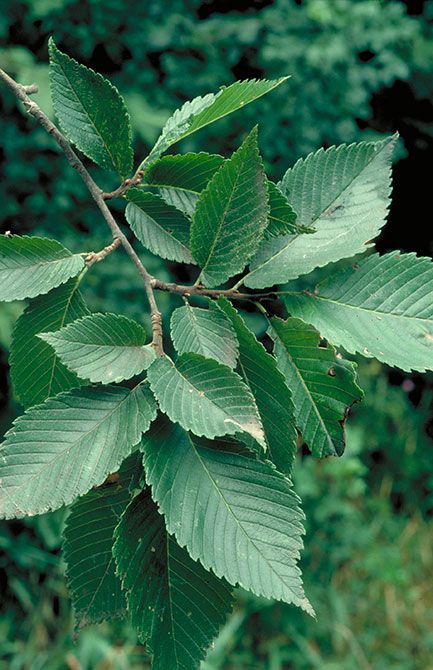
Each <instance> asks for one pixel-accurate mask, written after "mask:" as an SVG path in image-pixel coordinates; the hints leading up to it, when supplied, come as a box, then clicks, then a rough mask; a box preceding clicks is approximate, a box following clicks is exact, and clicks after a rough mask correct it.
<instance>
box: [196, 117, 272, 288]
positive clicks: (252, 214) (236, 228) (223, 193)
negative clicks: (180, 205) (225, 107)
mask: <svg viewBox="0 0 433 670" xmlns="http://www.w3.org/2000/svg"><path fill="white" fill-rule="evenodd" d="M268 211H269V208H268V195H267V180H266V177H265V173H264V172H263V166H262V162H261V158H260V154H259V150H258V146H257V129H254V130H253V131H252V132H251V133H250V134H249V135H248V136H247V138H246V139H245V140H244V142H243V143H242V146H241V147H240V148H239V149H238V150H237V151H236V152H235V153H234V154H233V156H232V158H230V159H229V160H227V161H225V162H224V163H223V165H222V166H221V167H220V169H219V170H218V172H216V173H215V175H214V177H212V179H211V180H210V182H209V184H208V185H207V187H206V188H205V190H204V191H203V192H202V194H201V195H200V198H199V200H198V202H197V206H196V209H195V213H194V218H193V222H192V225H191V241H190V244H191V251H192V254H193V256H194V258H195V260H196V261H197V263H198V265H199V266H200V267H201V268H202V273H201V275H200V280H201V281H203V283H204V284H205V285H206V286H218V285H219V284H222V283H223V282H225V281H226V280H227V279H229V278H230V277H232V276H233V275H234V274H237V273H238V272H241V271H242V270H243V269H244V267H245V265H246V263H247V262H248V260H249V259H250V258H251V256H252V254H253V253H254V252H255V251H256V249H257V247H258V245H259V243H260V240H261V239H262V237H263V234H264V230H265V228H266V226H267V221H268Z"/></svg>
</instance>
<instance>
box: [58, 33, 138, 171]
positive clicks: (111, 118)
mask: <svg viewBox="0 0 433 670" xmlns="http://www.w3.org/2000/svg"><path fill="white" fill-rule="evenodd" d="M48 49H49V54H50V82H51V96H52V100H53V107H54V111H55V113H56V116H57V118H58V120H59V123H60V126H61V128H62V130H63V132H64V133H65V135H67V137H68V138H69V139H70V140H71V141H72V142H73V143H74V144H75V145H76V146H77V147H78V149H79V150H80V151H82V152H83V153H84V154H85V155H86V156H88V157H89V158H91V159H92V160H93V161H95V163H98V165H100V166H101V167H103V168H105V169H106V170H115V171H116V172H118V173H119V175H120V176H121V177H123V178H125V177H127V176H128V175H129V174H130V172H131V170H132V161H133V154H132V146H131V141H132V140H131V137H132V133H131V124H130V121H129V114H128V111H127V109H126V106H125V102H124V100H123V98H122V97H121V96H120V95H119V92H118V90H117V89H116V88H115V87H114V86H113V85H112V84H111V83H110V82H109V81H108V80H107V79H105V78H104V77H102V76H101V75H100V74H98V73H96V72H94V71H93V70H90V69H89V68H87V67H85V66H84V65H81V64H80V63H78V62H77V61H76V60H74V59H73V58H70V57H69V56H67V55H66V54H64V53H62V52H61V51H59V49H58V48H57V47H56V45H55V44H54V41H53V40H52V39H50V42H49V45H48Z"/></svg>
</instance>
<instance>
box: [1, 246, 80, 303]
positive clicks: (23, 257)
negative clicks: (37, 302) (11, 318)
mask: <svg viewBox="0 0 433 670" xmlns="http://www.w3.org/2000/svg"><path fill="white" fill-rule="evenodd" d="M83 268H84V260H83V258H82V257H81V256H76V255H73V254H71V252H70V251H68V249H66V248H65V247H64V246H63V245H62V244H60V242H56V240H49V239H46V238H43V237H27V236H23V237H20V236H18V235H12V236H6V235H0V301H2V300H3V301H5V302H9V301H11V300H23V299H24V298H35V297H36V296H38V295H42V294H44V293H48V291H51V289H53V288H56V287H57V286H60V284H64V283H65V282H67V281H68V279H70V278H71V277H75V276H76V275H78V274H79V273H80V272H81V270H82V269H83Z"/></svg>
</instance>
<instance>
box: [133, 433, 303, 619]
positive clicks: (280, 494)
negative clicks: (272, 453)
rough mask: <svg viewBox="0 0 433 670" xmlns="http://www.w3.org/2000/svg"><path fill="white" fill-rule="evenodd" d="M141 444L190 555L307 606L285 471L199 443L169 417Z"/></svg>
mask: <svg viewBox="0 0 433 670" xmlns="http://www.w3.org/2000/svg"><path fill="white" fill-rule="evenodd" d="M193 440H194V441H193ZM143 450H144V465H145V472H146V480H147V482H148V483H149V484H150V485H151V487H152V496H153V498H154V500H155V501H156V502H157V503H158V505H159V508H160V510H161V511H162V512H163V513H164V515H165V518H166V525H167V529H168V531H169V532H170V533H174V534H175V536H176V539H177V541H178V542H179V544H180V545H181V546H182V547H183V546H186V547H187V549H188V553H189V554H190V555H191V557H192V558H193V559H194V560H199V561H200V562H201V563H202V564H203V565H204V567H205V568H206V569H208V570H209V569H212V570H213V571H214V572H215V574H216V575H218V576H219V577H225V578H226V579H227V581H228V582H229V583H231V584H233V585H237V584H239V585H240V586H242V587H243V588H245V589H248V590H249V591H252V592H253V593H256V594H257V595H262V596H264V597H266V598H276V599H277V600H283V601H285V602H289V603H294V604H296V605H298V606H299V607H302V608H303V609H304V610H305V611H307V612H309V613H310V614H312V613H313V610H312V608H311V605H310V603H309V602H308V600H307V599H306V597H305V595H304V591H303V588H302V581H301V576H300V571H299V568H298V566H297V561H298V559H299V553H300V550H301V549H302V546H303V544H302V534H303V527H302V522H303V519H304V516H303V513H302V511H301V509H300V507H299V498H298V497H297V495H296V494H295V493H294V492H293V489H292V487H291V483H290V482H289V480H288V479H287V478H286V477H284V476H283V475H282V474H280V473H279V472H278V471H277V470H275V469H274V468H273V466H271V465H270V464H268V463H264V462H261V461H258V460H256V459H255V458H253V457H251V458H249V457H246V456H243V455H239V454H237V453H236V452H234V451H226V450H224V448H223V447H222V446H221V445H218V443H216V444H215V448H209V447H208V446H207V447H204V446H201V445H200V442H199V441H198V440H197V438H193V436H192V435H190V434H188V433H186V432H185V431H184V430H183V429H182V428H180V427H178V426H174V425H173V424H172V425H159V426H158V427H155V428H154V429H153V430H152V432H151V433H150V434H148V436H146V438H145V440H143Z"/></svg>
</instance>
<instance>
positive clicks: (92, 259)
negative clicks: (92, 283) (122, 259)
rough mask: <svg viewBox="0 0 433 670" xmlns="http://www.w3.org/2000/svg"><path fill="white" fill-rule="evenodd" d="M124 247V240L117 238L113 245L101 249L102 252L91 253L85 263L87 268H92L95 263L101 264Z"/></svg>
mask: <svg viewBox="0 0 433 670" xmlns="http://www.w3.org/2000/svg"><path fill="white" fill-rule="evenodd" d="M121 245H122V240H121V239H120V237H115V238H114V240H113V241H112V243H111V244H108V245H107V246H106V247H104V248H103V249H101V251H91V252H90V253H88V254H87V255H86V258H85V259H84V262H85V263H86V265H87V267H88V268H90V267H91V266H92V265H93V264H94V263H100V262H101V261H103V260H104V258H106V257H107V256H108V254H111V252H112V251H115V250H116V249H118V248H119V247H120V246H121Z"/></svg>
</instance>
